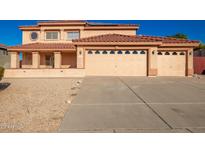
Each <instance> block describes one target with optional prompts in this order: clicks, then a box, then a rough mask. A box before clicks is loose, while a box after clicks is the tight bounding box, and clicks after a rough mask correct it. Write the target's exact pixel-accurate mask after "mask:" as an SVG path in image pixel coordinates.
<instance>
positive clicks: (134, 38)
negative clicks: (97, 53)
mask: <svg viewBox="0 0 205 154" xmlns="http://www.w3.org/2000/svg"><path fill="white" fill-rule="evenodd" d="M73 42H162V43H199V41H190V40H185V39H176V38H169V37H155V36H142V35H121V34H105V35H98V36H93V37H87V38H82V39H76V40H73Z"/></svg>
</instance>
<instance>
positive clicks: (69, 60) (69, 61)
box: [61, 53, 77, 68]
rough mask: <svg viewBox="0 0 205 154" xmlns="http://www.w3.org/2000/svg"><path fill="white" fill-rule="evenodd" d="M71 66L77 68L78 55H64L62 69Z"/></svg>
mask: <svg viewBox="0 0 205 154" xmlns="http://www.w3.org/2000/svg"><path fill="white" fill-rule="evenodd" d="M68 65H69V66H70V68H76V67H77V56H76V53H62V65H61V68H66V66H68Z"/></svg>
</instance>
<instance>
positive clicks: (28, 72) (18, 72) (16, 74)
mask: <svg viewBox="0 0 205 154" xmlns="http://www.w3.org/2000/svg"><path fill="white" fill-rule="evenodd" d="M84 76H85V70H84V69H6V70H5V72H4V77H5V78H22V77H23V78H25V77H26V78H35V77H37V78H39V77H42V78H44V77H45V78H47V77H54V78H55V77H84Z"/></svg>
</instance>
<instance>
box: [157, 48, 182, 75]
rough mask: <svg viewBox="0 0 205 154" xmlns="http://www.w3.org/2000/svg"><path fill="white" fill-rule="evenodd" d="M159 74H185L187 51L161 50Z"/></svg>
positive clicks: (158, 60)
mask: <svg viewBox="0 0 205 154" xmlns="http://www.w3.org/2000/svg"><path fill="white" fill-rule="evenodd" d="M157 63H158V76H185V66H186V57H185V52H160V51H158V55H157Z"/></svg>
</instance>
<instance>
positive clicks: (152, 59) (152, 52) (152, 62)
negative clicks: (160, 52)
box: [147, 47, 157, 76]
mask: <svg viewBox="0 0 205 154" xmlns="http://www.w3.org/2000/svg"><path fill="white" fill-rule="evenodd" d="M147 69H148V70H147V74H148V76H157V47H152V48H149V50H148V53H147Z"/></svg>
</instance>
